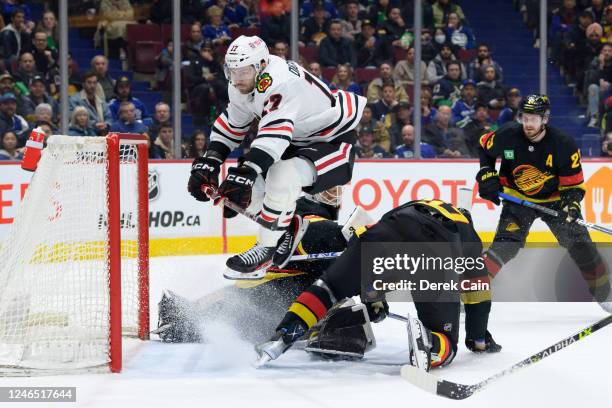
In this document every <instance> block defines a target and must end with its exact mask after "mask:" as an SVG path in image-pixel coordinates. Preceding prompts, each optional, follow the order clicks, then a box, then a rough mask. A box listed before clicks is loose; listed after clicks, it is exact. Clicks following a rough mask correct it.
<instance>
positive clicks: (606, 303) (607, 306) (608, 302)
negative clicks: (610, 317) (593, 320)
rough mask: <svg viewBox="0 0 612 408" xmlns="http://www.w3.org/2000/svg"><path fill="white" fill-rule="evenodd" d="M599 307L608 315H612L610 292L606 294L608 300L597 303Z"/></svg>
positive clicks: (611, 296)
mask: <svg viewBox="0 0 612 408" xmlns="http://www.w3.org/2000/svg"><path fill="white" fill-rule="evenodd" d="M598 303H599V306H601V308H602V309H603V310H605V311H606V312H608V313H612V292H610V293H609V294H608V298H607V299H605V300H604V301H602V302H598Z"/></svg>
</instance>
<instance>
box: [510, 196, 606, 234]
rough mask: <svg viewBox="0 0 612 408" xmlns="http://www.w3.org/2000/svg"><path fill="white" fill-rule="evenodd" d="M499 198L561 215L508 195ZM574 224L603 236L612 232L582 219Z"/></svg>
mask: <svg viewBox="0 0 612 408" xmlns="http://www.w3.org/2000/svg"><path fill="white" fill-rule="evenodd" d="M499 196H500V197H501V198H503V199H504V200H508V201H511V202H513V203H515V204H518V205H522V206H524V207H529V208H533V209H534V210H538V211H540V212H543V213H544V214H548V215H552V216H553V217H560V216H561V214H559V212H558V211H555V210H553V209H550V208H547V207H544V206H542V205H539V204H536V203H532V202H531V201H527V200H521V199H520V198H517V197H514V196H511V195H510V194H506V193H499ZM576 224H580V225H583V226H585V227H587V228H591V229H593V230H595V231H599V232H603V233H604V234H610V235H612V230H611V229H609V228H606V227H602V226H601V225H597V224H593V223H592V222H587V221H585V220H582V219H577V220H576Z"/></svg>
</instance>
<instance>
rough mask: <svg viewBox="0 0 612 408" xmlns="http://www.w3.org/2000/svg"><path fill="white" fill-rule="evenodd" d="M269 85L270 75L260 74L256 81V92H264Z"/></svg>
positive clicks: (270, 81)
mask: <svg viewBox="0 0 612 408" xmlns="http://www.w3.org/2000/svg"><path fill="white" fill-rule="evenodd" d="M270 85H272V77H271V76H270V74H268V73H265V74H261V75H260V76H259V79H258V81H257V92H260V93H264V92H266V89H268V88H269V87H270Z"/></svg>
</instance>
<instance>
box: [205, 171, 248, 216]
mask: <svg viewBox="0 0 612 408" xmlns="http://www.w3.org/2000/svg"><path fill="white" fill-rule="evenodd" d="M256 179H257V172H256V171H255V169H253V168H251V167H249V166H239V167H230V168H229V170H228V171H227V177H226V178H225V180H223V183H221V186H220V187H219V196H220V197H221V198H226V199H227V200H229V201H231V202H233V203H234V204H237V205H239V206H240V207H242V208H247V207H248V206H249V204H251V195H252V193H253V186H254V185H255V180H256ZM219 200H220V198H219V199H217V200H215V204H217V203H218V202H219ZM236 214H237V213H236V212H235V211H232V210H230V209H229V208H227V207H225V208H224V209H223V217H225V218H232V217H235V216H236Z"/></svg>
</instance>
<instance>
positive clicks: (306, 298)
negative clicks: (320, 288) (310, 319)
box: [295, 292, 327, 319]
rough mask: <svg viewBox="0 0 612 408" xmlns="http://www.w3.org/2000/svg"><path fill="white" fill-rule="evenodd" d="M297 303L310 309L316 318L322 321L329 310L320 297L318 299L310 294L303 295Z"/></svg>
mask: <svg viewBox="0 0 612 408" xmlns="http://www.w3.org/2000/svg"><path fill="white" fill-rule="evenodd" d="M295 301H296V302H299V303H301V304H303V305H304V306H306V307H307V308H308V309H310V311H311V312H312V313H314V315H315V316H317V319H322V318H323V316H325V314H326V313H327V308H326V307H325V305H324V304H323V302H321V300H320V299H319V298H318V297H316V296H315V295H313V294H312V293H310V292H304V293H302V294H301V295H300V296H298V298H297V299H296V300H295Z"/></svg>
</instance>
